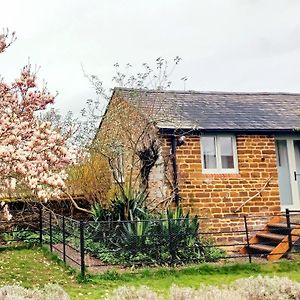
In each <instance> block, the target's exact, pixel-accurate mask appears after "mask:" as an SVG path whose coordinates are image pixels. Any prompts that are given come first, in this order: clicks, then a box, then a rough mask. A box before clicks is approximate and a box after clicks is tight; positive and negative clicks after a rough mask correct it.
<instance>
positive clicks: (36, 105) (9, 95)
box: [0, 32, 74, 217]
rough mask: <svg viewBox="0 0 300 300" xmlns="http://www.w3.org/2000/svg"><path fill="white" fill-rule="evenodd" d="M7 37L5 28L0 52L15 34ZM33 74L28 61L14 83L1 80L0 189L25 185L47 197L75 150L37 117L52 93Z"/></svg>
mask: <svg viewBox="0 0 300 300" xmlns="http://www.w3.org/2000/svg"><path fill="white" fill-rule="evenodd" d="M7 39H8V33H7V32H6V33H5V34H0V53H1V52H4V50H5V49H6V48H7V47H8V46H9V45H10V44H11V41H12V40H13V39H14V34H13V35H12V39H11V40H10V41H8V40H7ZM36 77H37V76H36V73H35V72H34V71H33V70H32V68H31V66H30V65H28V66H25V67H24V68H23V69H22V71H21V74H20V76H19V78H17V79H16V80H15V81H14V82H13V83H11V84H8V83H4V82H3V81H1V80H0V160H1V164H0V190H1V191H4V190H5V189H7V188H10V189H12V190H14V189H15V188H17V187H18V186H19V185H22V186H24V185H26V186H27V187H28V188H29V189H31V190H32V192H33V193H35V194H36V195H37V196H38V197H39V198H41V199H43V200H46V199H49V198H50V197H51V196H53V195H58V194H59V192H60V191H61V190H62V189H63V188H64V187H65V185H64V181H65V179H66V173H65V172H63V169H64V168H65V167H66V166H68V165H69V164H70V163H72V161H74V151H73V150H72V151H71V150H70V149H68V148H67V146H66V141H65V140H64V138H63V137H62V136H61V135H60V134H59V133H58V132H56V131H54V130H53V129H52V128H51V123H50V122H43V121H41V120H39V118H38V117H37V115H38V114H37V113H39V112H40V111H42V110H45V109H46V108H47V106H48V105H49V104H51V103H53V102H54V99H55V96H53V95H51V94H50V93H49V92H48V91H47V89H46V88H45V87H43V88H41V89H39V88H38V84H37V78H36ZM6 214H7V217H9V214H8V213H7V212H6Z"/></svg>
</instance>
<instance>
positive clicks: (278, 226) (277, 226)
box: [267, 223, 292, 230]
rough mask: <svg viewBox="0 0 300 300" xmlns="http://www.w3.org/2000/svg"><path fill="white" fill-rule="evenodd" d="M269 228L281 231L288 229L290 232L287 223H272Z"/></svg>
mask: <svg viewBox="0 0 300 300" xmlns="http://www.w3.org/2000/svg"><path fill="white" fill-rule="evenodd" d="M267 226H268V227H274V228H281V229H287V230H288V227H287V224H286V223H271V224H268V225H267ZM291 228H292V226H291Z"/></svg>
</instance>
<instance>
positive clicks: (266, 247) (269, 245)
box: [240, 215, 300, 261]
mask: <svg viewBox="0 0 300 300" xmlns="http://www.w3.org/2000/svg"><path fill="white" fill-rule="evenodd" d="M287 224H288V222H287V219H286V216H284V215H283V216H274V217H273V218H272V219H271V220H270V221H269V222H268V223H267V225H266V226H265V228H264V229H263V230H260V231H258V232H257V233H256V234H255V235H254V236H253V237H252V238H251V239H250V240H249V247H248V246H244V247H243V248H242V249H240V253H241V254H247V253H248V251H250V253H251V254H253V255H257V254H262V255H265V256H266V257H267V259H268V260H270V261H276V260H278V259H280V258H281V257H282V256H284V255H286V254H287V252H288V251H289V250H290V246H291V245H294V244H295V242H296V241H297V240H299V238H300V225H290V227H288V225H287ZM289 232H290V234H289Z"/></svg>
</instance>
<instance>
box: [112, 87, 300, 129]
mask: <svg viewBox="0 0 300 300" xmlns="http://www.w3.org/2000/svg"><path fill="white" fill-rule="evenodd" d="M115 93H117V94H120V95H121V96H122V98H124V99H125V100H127V101H129V102H130V103H132V104H134V105H136V106H137V107H138V109H140V110H141V111H142V112H143V113H145V114H146V115H149V116H152V118H155V120H156V121H157V125H158V127H159V128H165V129H176V128H183V129H197V130H268V131H269V130H271V131H272V130H274V131H290V130H295V129H298V128H300V94H289V93H227V92H196V91H157V90H134V89H123V88H116V89H115Z"/></svg>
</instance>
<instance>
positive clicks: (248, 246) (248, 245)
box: [244, 216, 252, 264]
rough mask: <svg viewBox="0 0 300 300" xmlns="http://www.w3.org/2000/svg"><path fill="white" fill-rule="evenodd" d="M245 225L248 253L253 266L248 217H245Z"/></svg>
mask: <svg viewBox="0 0 300 300" xmlns="http://www.w3.org/2000/svg"><path fill="white" fill-rule="evenodd" d="M244 224H245V231H246V239H247V252H248V258H249V263H250V264H251V262H252V257H251V251H250V243H249V231H248V224H247V217H246V216H244Z"/></svg>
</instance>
